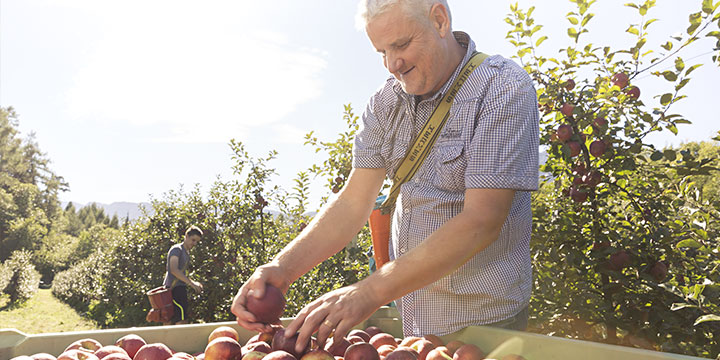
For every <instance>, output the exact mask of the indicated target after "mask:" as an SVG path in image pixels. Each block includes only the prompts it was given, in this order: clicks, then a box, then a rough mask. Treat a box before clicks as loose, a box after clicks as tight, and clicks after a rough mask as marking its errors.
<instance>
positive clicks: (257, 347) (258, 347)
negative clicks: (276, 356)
mask: <svg viewBox="0 0 720 360" xmlns="http://www.w3.org/2000/svg"><path fill="white" fill-rule="evenodd" d="M251 351H260V352H264V353H266V354H269V353H270V352H272V347H271V346H270V344H268V343H266V342H264V341H256V342H252V343H249V344H247V345H245V346H243V354H247V353H249V352H251Z"/></svg>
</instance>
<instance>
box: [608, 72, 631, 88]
mask: <svg viewBox="0 0 720 360" xmlns="http://www.w3.org/2000/svg"><path fill="white" fill-rule="evenodd" d="M629 80H630V78H629V77H628V76H627V74H625V73H622V72H620V73H616V74H615V75H613V76H612V78H611V79H610V81H612V83H613V85H615V86H617V87H619V88H621V89H623V88H625V87H626V86H627V84H628V81H629Z"/></svg>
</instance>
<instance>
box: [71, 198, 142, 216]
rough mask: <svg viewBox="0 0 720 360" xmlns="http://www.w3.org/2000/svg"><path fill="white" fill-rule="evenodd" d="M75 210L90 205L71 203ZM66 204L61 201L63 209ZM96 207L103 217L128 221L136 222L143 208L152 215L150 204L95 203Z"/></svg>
mask: <svg viewBox="0 0 720 360" xmlns="http://www.w3.org/2000/svg"><path fill="white" fill-rule="evenodd" d="M72 203H73V205H74V206H75V209H77V210H80V209H81V208H84V207H85V206H89V205H90V204H92V203H87V204H82V203H78V202H74V201H72ZM67 204H68V202H67V201H63V202H61V205H62V207H63V208H65V207H66V206H67ZM95 205H96V206H98V207H101V208H102V209H103V211H105V215H107V216H109V217H112V216H113V215H117V217H118V219H120V220H124V219H125V217H129V218H130V220H136V219H137V218H139V217H140V216H141V215H142V210H141V208H142V207H144V208H145V209H146V210H147V211H148V212H149V213H150V214H152V207H151V205H150V203H147V202H142V203H132V202H114V203H112V204H102V203H95Z"/></svg>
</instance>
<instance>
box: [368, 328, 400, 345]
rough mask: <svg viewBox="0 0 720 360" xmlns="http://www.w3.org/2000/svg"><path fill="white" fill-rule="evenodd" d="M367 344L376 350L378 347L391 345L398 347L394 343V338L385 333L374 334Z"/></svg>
mask: <svg viewBox="0 0 720 360" xmlns="http://www.w3.org/2000/svg"><path fill="white" fill-rule="evenodd" d="M369 343H370V345H372V346H373V347H375V348H376V349H377V348H379V347H380V345H392V346H395V347H397V346H398V344H397V342H396V341H395V337H394V336H392V335H390V334H388V333H385V332H382V333H379V334H375V335H374V336H373V337H371V338H370V341H369Z"/></svg>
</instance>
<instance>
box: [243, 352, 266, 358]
mask: <svg viewBox="0 0 720 360" xmlns="http://www.w3.org/2000/svg"><path fill="white" fill-rule="evenodd" d="M267 354H269V353H266V352H262V351H250V352H247V353H245V355H243V356H242V360H261V359H262V358H264V357H265V356H266V355H267Z"/></svg>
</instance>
